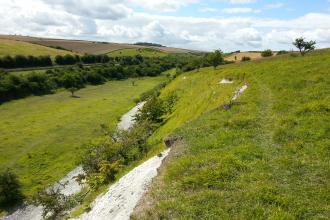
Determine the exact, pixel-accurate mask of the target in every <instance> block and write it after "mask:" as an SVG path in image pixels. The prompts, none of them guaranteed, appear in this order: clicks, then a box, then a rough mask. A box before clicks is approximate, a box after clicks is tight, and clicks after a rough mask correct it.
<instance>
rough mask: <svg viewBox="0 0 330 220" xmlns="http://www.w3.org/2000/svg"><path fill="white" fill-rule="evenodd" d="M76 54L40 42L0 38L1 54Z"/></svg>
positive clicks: (52, 55)
mask: <svg viewBox="0 0 330 220" xmlns="http://www.w3.org/2000/svg"><path fill="white" fill-rule="evenodd" d="M65 54H74V53H72V52H70V51H65V50H60V49H55V48H50V47H46V46H42V45H38V44H33V43H27V42H23V41H18V40H9V39H3V38H2V39H1V38H0V56H5V55H11V56H14V55H34V56H41V55H50V56H51V57H54V56H56V55H65Z"/></svg>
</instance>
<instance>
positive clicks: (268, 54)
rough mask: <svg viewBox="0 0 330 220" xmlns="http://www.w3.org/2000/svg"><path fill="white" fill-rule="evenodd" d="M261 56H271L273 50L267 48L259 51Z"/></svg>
mask: <svg viewBox="0 0 330 220" xmlns="http://www.w3.org/2000/svg"><path fill="white" fill-rule="evenodd" d="M261 56H262V57H271V56H273V51H272V50H270V49H268V50H264V51H262V52H261Z"/></svg>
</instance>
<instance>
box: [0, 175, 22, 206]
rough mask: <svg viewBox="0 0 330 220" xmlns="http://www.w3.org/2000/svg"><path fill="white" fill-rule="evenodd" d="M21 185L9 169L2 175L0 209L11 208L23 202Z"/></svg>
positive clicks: (0, 176) (0, 181)
mask: <svg viewBox="0 0 330 220" xmlns="http://www.w3.org/2000/svg"><path fill="white" fill-rule="evenodd" d="M23 198H24V197H23V194H22V193H21V184H20V182H19V181H18V178H17V176H16V175H15V174H14V173H13V172H11V171H10V170H9V169H7V170H6V171H4V172H2V173H1V174H0V207H4V208H7V207H10V206H12V205H16V204H19V203H21V202H22V201H23Z"/></svg>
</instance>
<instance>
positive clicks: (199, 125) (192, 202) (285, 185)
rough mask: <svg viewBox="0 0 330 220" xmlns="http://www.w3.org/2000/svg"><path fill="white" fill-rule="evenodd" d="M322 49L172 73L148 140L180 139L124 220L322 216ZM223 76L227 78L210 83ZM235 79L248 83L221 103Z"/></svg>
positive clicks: (326, 110)
mask: <svg viewBox="0 0 330 220" xmlns="http://www.w3.org/2000/svg"><path fill="white" fill-rule="evenodd" d="M329 55H330V50H320V51H315V52H313V53H311V54H308V55H306V56H305V57H301V56H299V57H297V56H291V55H284V56H278V57H274V58H271V59H266V60H258V61H253V62H247V63H240V64H231V65H227V66H223V67H221V68H218V70H215V71H213V70H212V69H211V68H206V69H202V70H201V71H200V72H199V73H196V72H191V73H186V74H183V75H181V76H180V77H178V78H177V79H175V80H174V81H173V82H172V83H171V84H170V85H169V86H168V87H167V88H166V89H165V90H164V93H166V92H167V91H169V90H171V91H176V92H177V93H178V95H179V97H180V98H179V101H178V102H177V103H176V105H175V107H174V108H175V109H176V110H175V111H174V112H173V114H172V115H170V116H169V117H168V118H167V121H166V123H165V124H164V126H163V127H162V128H160V129H159V130H158V132H157V133H155V135H154V136H153V137H154V139H153V140H157V137H158V138H159V139H158V141H159V144H160V141H161V140H160V137H162V136H164V134H171V135H175V136H179V137H181V138H182V142H180V143H178V144H177V145H176V146H174V147H173V149H172V151H173V152H172V156H171V157H170V158H169V159H168V160H167V162H166V163H165V165H164V167H163V168H162V171H161V174H160V176H159V177H158V178H157V179H156V180H155V181H154V183H153V185H152V187H151V191H150V192H149V193H148V197H147V200H148V202H147V203H145V204H142V207H140V210H139V211H138V212H136V213H135V215H134V218H135V219H159V218H161V219H329V217H330V212H329V203H330V197H329V179H330V173H329V170H330V164H329V156H330V155H329V146H330V141H329V140H330V139H329V136H330V128H329V124H330V96H329V94H330V87H329V85H330V72H329V70H330V56H329ZM206 76H207V77H206ZM225 77H231V78H233V79H234V80H235V82H234V84H226V85H221V86H220V85H218V81H220V80H221V79H223V78H225ZM198 78H199V80H198V81H195V80H197V79H198ZM243 83H248V85H249V87H248V89H247V90H246V91H245V93H243V95H242V96H241V97H240V98H239V99H238V100H237V101H236V102H234V104H233V105H232V107H231V108H230V109H228V110H225V109H224V108H223V104H228V103H229V102H228V100H229V98H226V97H227V96H228V95H229V94H231V92H232V91H233V89H234V87H235V88H237V87H238V86H239V85H242V84H243ZM211 91H212V92H211ZM213 94H214V95H213ZM231 95H232V94H231ZM220 97H222V98H220ZM202 100H203V101H202ZM206 100H211V101H206ZM212 100H216V101H212ZM198 103H203V104H202V105H199V104H198ZM205 110H208V111H207V112H206V113H204V114H202V112H204V111H205ZM186 112H187V113H186ZM185 113H186V114H187V115H185ZM179 115H181V116H180V119H179V118H178V117H176V116H179ZM184 116H186V119H184V118H182V117H184ZM188 116H189V118H191V119H194V118H195V119H194V120H188ZM192 116H193V117H192ZM197 116H199V117H197ZM181 118H182V119H181ZM184 122H186V123H184ZM175 128H176V129H175ZM173 130H174V131H173ZM150 201H152V202H150Z"/></svg>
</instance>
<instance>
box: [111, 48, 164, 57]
mask: <svg viewBox="0 0 330 220" xmlns="http://www.w3.org/2000/svg"><path fill="white" fill-rule="evenodd" d="M108 55H109V56H111V57H122V56H136V55H141V56H143V57H163V56H166V55H167V53H165V52H163V51H161V50H158V49H151V48H134V49H122V50H116V51H113V52H111V53H108Z"/></svg>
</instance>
